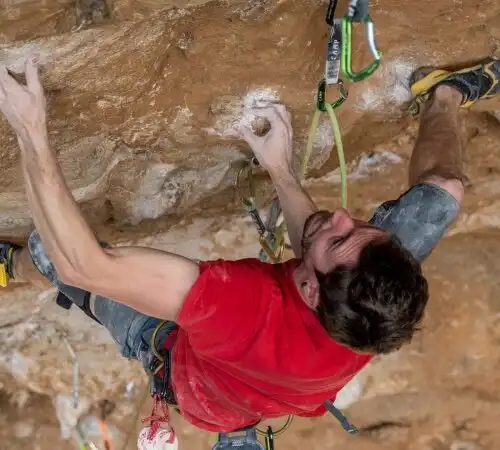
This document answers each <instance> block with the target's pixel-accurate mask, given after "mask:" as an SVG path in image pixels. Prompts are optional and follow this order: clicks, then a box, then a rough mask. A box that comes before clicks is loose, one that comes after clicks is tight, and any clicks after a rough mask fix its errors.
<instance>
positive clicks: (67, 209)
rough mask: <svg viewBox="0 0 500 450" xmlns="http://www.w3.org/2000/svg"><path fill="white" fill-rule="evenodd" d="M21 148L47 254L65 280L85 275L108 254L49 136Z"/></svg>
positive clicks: (32, 205)
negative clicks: (77, 199) (68, 181)
mask: <svg viewBox="0 0 500 450" xmlns="http://www.w3.org/2000/svg"><path fill="white" fill-rule="evenodd" d="M20 145H21V148H22V166H23V175H24V179H25V182H26V193H27V198H28V204H29V207H30V210H31V213H32V216H33V221H34V223H35V226H36V228H37V230H38V232H39V233H40V236H41V237H42V240H43V242H44V245H45V247H46V249H47V253H48V255H49V257H50V259H51V260H52V262H53V264H54V266H55V268H56V270H57V271H58V272H59V275H60V276H61V277H63V278H64V277H68V276H70V277H72V276H73V274H80V275H82V276H84V275H85V273H86V271H88V270H90V269H91V268H92V267H93V265H94V264H96V263H97V262H98V261H96V258H99V257H103V258H104V257H105V253H104V252H103V251H102V249H101V247H100V245H99V243H98V242H97V240H96V238H95V236H94V234H93V233H92V230H91V229H90V227H89V225H88V224H87V222H86V221H85V219H84V217H83V216H82V214H81V212H80V210H79V208H78V206H77V204H76V202H75V200H74V199H73V196H72V194H71V191H70V190H69V188H68V186H67V185H66V181H65V179H64V176H63V174H62V171H61V169H60V167H59V164H58V162H57V159H56V156H55V153H54V152H53V151H52V150H51V149H50V146H49V143H48V139H47V137H46V135H45V133H40V132H38V133H36V134H33V135H32V137H31V139H30V141H29V142H28V141H23V142H20Z"/></svg>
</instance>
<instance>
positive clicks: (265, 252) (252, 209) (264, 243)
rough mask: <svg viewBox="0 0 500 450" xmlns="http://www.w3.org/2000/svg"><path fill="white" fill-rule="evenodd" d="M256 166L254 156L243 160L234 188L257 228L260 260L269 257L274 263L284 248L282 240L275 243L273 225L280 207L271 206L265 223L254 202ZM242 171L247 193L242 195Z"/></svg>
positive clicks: (277, 260) (278, 260) (280, 256)
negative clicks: (254, 173) (248, 159)
mask: <svg viewBox="0 0 500 450" xmlns="http://www.w3.org/2000/svg"><path fill="white" fill-rule="evenodd" d="M258 166H259V163H258V162H257V160H256V159H255V158H253V159H252V160H250V161H244V162H243V164H242V166H241V167H240V169H239V170H238V174H237V175H236V182H235V188H236V190H237V192H238V194H239V196H240V200H241V203H242V204H243V206H244V207H245V209H246V211H247V213H248V215H249V216H250V218H251V219H252V221H253V223H254V224H255V227H256V228H257V232H258V233H259V243H260V246H261V247H262V251H261V255H260V259H261V260H262V261H267V260H268V259H269V260H271V262H273V263H275V264H276V263H278V262H280V261H281V258H282V257H283V252H284V249H285V244H284V241H281V242H279V245H278V246H277V245H276V244H277V239H276V233H275V227H276V223H277V220H278V218H279V215H280V213H281V207H280V210H279V211H276V205H275V206H274V208H273V207H272V208H271V210H270V214H269V215H268V220H267V223H264V221H263V220H262V217H261V216H260V213H259V211H258V209H257V205H256V203H255V185H254V182H253V170H254V169H255V168H256V167H258ZM243 172H246V173H247V184H248V186H247V195H243V188H242V181H241V179H242V175H243Z"/></svg>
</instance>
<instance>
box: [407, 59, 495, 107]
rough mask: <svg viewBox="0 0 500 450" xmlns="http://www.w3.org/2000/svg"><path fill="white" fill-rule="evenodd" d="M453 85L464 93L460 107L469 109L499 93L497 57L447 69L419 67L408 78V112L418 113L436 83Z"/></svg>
mask: <svg viewBox="0 0 500 450" xmlns="http://www.w3.org/2000/svg"><path fill="white" fill-rule="evenodd" d="M442 84H445V85H448V86H452V87H454V88H455V89H457V90H458V91H460V92H461V93H462V95H463V100H462V103H461V105H460V106H461V107H462V108H468V107H470V106H472V105H473V104H474V103H476V102H477V101H479V100H486V99H490V98H493V97H494V96H495V95H497V94H500V60H499V59H494V58H488V59H487V60H485V61H483V62H482V63H481V64H477V65H475V66H472V67H467V68H465V69H461V70H457V71H454V72H450V71H447V70H443V69H436V68H433V67H421V68H419V69H417V70H416V71H415V72H413V74H412V75H411V77H410V88H411V94H412V97H413V99H412V101H411V104H410V112H411V113H413V114H418V112H419V110H420V105H421V104H422V103H424V102H425V101H426V100H427V99H428V98H429V95H430V94H431V93H432V92H433V91H434V89H435V88H436V87H437V86H438V85H442Z"/></svg>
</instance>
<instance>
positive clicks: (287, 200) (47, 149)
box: [0, 60, 500, 431]
mask: <svg viewBox="0 0 500 450" xmlns="http://www.w3.org/2000/svg"><path fill="white" fill-rule="evenodd" d="M25 71H26V80H27V81H26V85H23V84H20V83H18V82H17V81H16V80H14V78H12V77H11V76H10V75H9V74H8V72H7V70H6V68H5V67H4V66H3V65H2V66H0V110H1V111H2V113H3V114H4V116H5V118H6V119H7V120H8V122H9V123H10V125H11V127H12V129H13V131H14V133H15V135H16V136H17V140H18V143H19V147H20V152H21V160H22V171H23V175H24V179H25V184H26V193H27V197H28V201H29V207H30V210H31V213H32V216H33V220H34V224H35V227H36V231H33V232H32V233H31V235H30V236H29V239H28V243H27V245H26V246H25V247H23V248H21V247H18V246H16V245H14V244H12V243H9V242H3V243H2V244H1V263H2V266H0V267H3V268H4V271H5V275H6V277H7V280H6V281H9V280H10V281H13V282H15V281H19V282H30V283H32V284H34V285H37V286H40V287H45V286H53V285H55V286H56V287H57V289H58V290H59V291H60V292H61V293H62V294H64V295H65V296H66V297H67V298H68V299H70V300H71V301H73V302H74V303H75V304H76V305H77V306H79V307H80V308H81V309H83V310H84V312H85V313H86V314H87V315H89V316H91V317H93V318H95V320H97V321H98V322H99V323H101V324H102V325H103V326H105V327H106V328H107V329H108V330H109V332H110V333H111V335H112V337H113V338H114V340H115V341H116V343H117V344H118V347H119V349H120V352H121V354H122V355H123V356H124V357H126V358H137V359H140V358H141V355H142V354H144V353H145V352H148V351H149V349H148V345H149V343H150V342H152V343H153V345H155V342H156V341H151V340H150V339H149V336H151V333H152V330H158V324H160V323H162V322H161V321H166V323H167V324H170V326H171V330H175V332H176V334H175V342H174V343H173V345H171V346H168V347H167V350H168V358H166V359H165V364H166V365H167V363H168V364H170V365H171V367H170V368H171V371H170V375H171V379H170V381H169V383H170V384H169V386H170V387H171V388H172V391H173V392H172V393H173V397H174V401H175V403H176V404H177V406H178V409H179V410H180V412H181V414H182V415H183V416H184V417H185V418H186V419H187V420H188V421H189V422H190V423H192V424H194V425H195V426H197V427H199V428H202V429H206V430H210V431H233V430H236V429H240V428H243V427H246V426H251V425H253V424H256V423H258V422H259V421H260V420H262V419H265V418H274V417H280V416H285V415H288V414H292V415H299V416H306V417H313V416H319V415H322V414H324V413H325V408H324V406H323V402H325V401H327V400H329V399H335V396H336V394H337V393H338V392H339V390H340V389H341V388H342V387H343V386H344V385H345V384H346V383H347V382H348V381H349V380H351V379H352V377H353V376H354V375H355V374H357V373H358V372H359V371H360V370H361V369H362V368H363V367H364V366H365V365H366V364H367V363H368V362H369V361H370V360H372V358H374V357H375V356H376V355H380V354H385V353H390V352H393V351H395V350H397V349H399V348H400V347H401V346H402V345H403V344H405V343H408V342H409V341H410V340H411V339H412V336H413V335H414V334H415V332H416V331H417V330H418V329H419V326H420V324H421V320H422V317H423V313H424V310H425V307H426V304H427V300H428V295H429V294H428V286H427V282H426V280H425V278H424V276H423V274H422V270H421V266H420V264H421V262H422V261H423V260H424V259H425V258H426V257H427V256H428V255H429V254H430V253H431V251H432V249H433V248H434V247H435V246H436V245H437V243H438V241H439V240H440V239H441V237H442V236H443V234H444V233H445V231H446V229H447V227H449V225H450V224H451V223H452V222H453V220H454V219H455V218H456V217H457V214H458V212H459V206H460V203H461V201H462V197H463V195H464V187H463V182H462V180H463V178H464V177H463V172H462V144H461V139H460V132H459V125H458V111H459V108H460V107H461V106H470V105H471V104H473V103H475V102H477V101H479V100H482V99H485V98H489V97H491V96H493V95H494V94H497V93H499V86H500V84H499V80H500V61H497V60H489V61H487V62H485V63H482V64H480V65H477V66H474V67H469V68H466V69H464V70H461V71H459V72H445V71H435V70H434V71H433V70H431V71H430V72H428V73H427V72H422V71H421V72H416V74H415V76H414V77H413V79H412V86H411V88H412V93H413V95H414V96H415V97H419V98H421V99H424V100H425V105H424V110H423V112H422V115H421V122H420V130H419V135H418V139H417V141H416V145H415V148H414V151H413V154H412V157H411V161H410V167H409V189H408V190H407V191H406V192H404V193H403V194H402V195H401V196H400V197H399V198H397V199H395V200H391V201H388V202H385V203H383V204H382V205H380V206H379V207H378V208H377V209H376V210H375V213H374V215H373V217H372V218H371V219H370V220H369V221H368V222H366V221H363V220H358V219H355V218H353V217H351V216H350V215H349V213H348V212H347V211H346V210H344V209H337V210H335V211H333V212H329V211H322V210H319V209H318V207H317V206H316V204H315V203H314V201H313V200H312V199H311V198H310V197H309V195H308V194H307V193H306V192H305V190H304V189H303V187H302V186H301V184H300V183H299V181H298V179H297V177H296V176H295V174H294V172H293V170H292V163H291V161H292V128H291V124H290V115H289V114H288V112H287V109H286V108H285V107H284V106H282V105H271V106H269V107H267V108H263V109H257V110H255V111H254V112H255V114H256V115H257V116H259V117H263V118H266V119H267V120H268V121H269V122H270V124H271V128H270V131H269V132H268V133H267V134H266V135H264V136H260V137H259V136H256V135H254V134H253V133H252V130H251V128H249V127H248V126H246V125H242V126H241V129H240V133H241V137H242V139H244V140H245V141H246V142H247V143H248V145H249V146H250V147H251V149H252V150H253V152H254V153H255V155H256V157H257V158H258V160H259V162H260V164H261V165H262V167H263V168H264V169H266V170H267V171H268V172H269V174H270V176H271V178H272V180H273V182H274V184H275V186H276V189H277V192H278V195H279V199H280V202H281V205H282V208H283V211H284V216H285V219H286V222H287V225H288V232H289V238H290V241H291V245H292V248H293V251H294V253H295V258H294V259H292V260H290V261H288V262H285V263H282V264H274V265H273V264H267V263H263V262H260V261H259V260H257V259H255V258H248V259H241V260H237V261H229V260H215V261H201V262H198V261H194V260H191V259H189V258H185V257H183V256H181V255H177V254H172V253H168V252H164V251H160V250H156V249H152V248H141V247H132V246H131V247H117V248H112V247H107V246H105V245H104V246H102V245H101V244H100V243H99V241H98V240H97V239H96V237H95V236H94V233H93V232H92V230H91V228H90V226H89V225H88V224H87V222H86V221H85V219H84V217H83V215H82V214H81V212H80V210H79V208H78V205H77V204H76V202H75V200H74V199H73V197H72V194H71V192H70V190H69V189H68V187H67V185H66V183H65V180H64V177H63V174H62V172H61V169H60V168H59V165H58V163H57V158H56V152H55V151H54V149H53V148H52V147H51V145H50V141H49V137H48V132H47V116H46V105H45V98H44V91H43V87H42V84H41V80H40V77H39V72H38V69H37V65H36V62H34V61H33V60H30V61H28V62H27V64H26V69H25ZM89 293H92V294H89ZM172 332H173V331H172ZM145 336H148V337H147V338H146V337H145ZM165 339H166V337H165Z"/></svg>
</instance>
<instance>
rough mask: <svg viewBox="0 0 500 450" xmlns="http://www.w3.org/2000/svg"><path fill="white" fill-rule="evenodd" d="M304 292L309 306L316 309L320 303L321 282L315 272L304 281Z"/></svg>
mask: <svg viewBox="0 0 500 450" xmlns="http://www.w3.org/2000/svg"><path fill="white" fill-rule="evenodd" d="M302 294H303V296H304V301H305V302H306V304H307V306H309V308H311V309H312V310H314V311H316V308H317V307H318V305H319V283H318V279H317V278H316V276H315V275H314V274H312V275H311V276H309V277H308V279H307V281H305V282H304V283H303V286H302Z"/></svg>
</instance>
